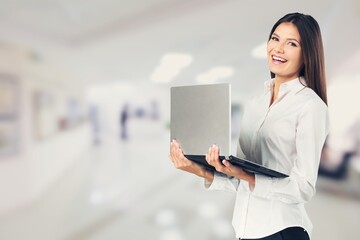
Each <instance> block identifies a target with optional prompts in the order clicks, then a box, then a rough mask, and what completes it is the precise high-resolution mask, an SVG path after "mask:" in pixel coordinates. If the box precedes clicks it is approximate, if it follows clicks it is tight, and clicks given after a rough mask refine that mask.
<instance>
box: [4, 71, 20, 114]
mask: <svg viewBox="0 0 360 240" xmlns="http://www.w3.org/2000/svg"><path fill="white" fill-rule="evenodd" d="M18 91H19V89H18V86H17V81H16V80H15V79H14V78H13V77H11V76H7V75H2V74H0V120H1V119H10V118H15V117H16V115H17V108H18V106H17V105H18V102H17V98H18Z"/></svg>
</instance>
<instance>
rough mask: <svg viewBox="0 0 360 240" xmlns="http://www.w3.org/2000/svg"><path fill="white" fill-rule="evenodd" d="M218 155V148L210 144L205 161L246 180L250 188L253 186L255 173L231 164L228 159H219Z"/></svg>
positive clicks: (226, 172)
mask: <svg viewBox="0 0 360 240" xmlns="http://www.w3.org/2000/svg"><path fill="white" fill-rule="evenodd" d="M219 156H220V148H219V147H218V146H216V145H212V146H211V147H210V148H209V151H208V153H207V154H206V161H207V162H208V163H209V164H210V165H211V166H213V167H215V169H216V171H218V172H221V173H224V174H226V175H228V176H232V177H236V178H238V179H242V180H245V181H248V182H249V186H250V188H251V189H253V188H254V187H255V175H254V174H253V173H249V172H246V171H244V170H243V169H242V168H241V167H238V166H235V165H233V164H231V163H230V162H229V161H228V160H225V159H224V160H222V161H221V160H220V158H219Z"/></svg>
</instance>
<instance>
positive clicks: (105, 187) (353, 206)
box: [0, 131, 360, 240]
mask: <svg viewBox="0 0 360 240" xmlns="http://www.w3.org/2000/svg"><path fill="white" fill-rule="evenodd" d="M168 142H169V139H168V133H167V132H166V131H164V132H163V133H162V134H155V135H151V134H149V135H148V136H145V137H144V136H142V137H138V138H136V137H135V138H132V139H129V140H128V141H126V142H124V141H120V140H118V139H115V138H107V139H106V141H104V142H103V143H102V144H101V145H98V146H94V147H93V148H92V149H89V151H88V152H87V153H86V154H84V156H83V157H82V158H81V159H79V160H78V161H77V162H76V163H75V164H74V165H73V166H72V168H71V169H69V170H68V171H67V172H66V174H65V175H64V176H62V177H61V179H59V180H58V181H57V183H56V184H54V185H53V186H52V188H51V189H49V190H48V191H47V192H46V194H44V195H43V196H42V197H41V198H40V199H39V200H38V201H36V202H35V203H33V204H31V205H30V206H27V207H24V208H22V209H18V210H17V211H14V212H13V213H12V214H10V215H7V216H3V217H1V218H0V239H4V240H113V239H114V240H115V239H126V240H132V239H151V240H193V239H197V240H230V239H235V236H234V233H233V229H232V227H231V215H232V207H233V200H234V199H233V195H231V194H228V193H223V192H209V191H206V190H204V188H203V183H202V181H201V180H200V179H198V178H196V177H194V176H190V175H188V174H185V173H183V172H180V171H177V170H175V169H173V167H172V165H171V163H170V161H169V160H168ZM307 208H308V211H309V214H310V217H311V218H312V219H313V222H314V225H315V230H314V234H313V239H314V240H323V239H327V240H335V239H336V240H337V239H354V240H355V239H360V231H359V230H358V223H359V222H360V201H359V200H356V199H352V198H348V197H344V196H336V195H333V194H332V193H328V192H326V191H322V190H321V189H319V191H318V193H317V195H316V197H315V198H314V199H313V201H312V202H311V203H309V204H308V206H307Z"/></svg>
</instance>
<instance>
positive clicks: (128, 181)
mask: <svg viewBox="0 0 360 240" xmlns="http://www.w3.org/2000/svg"><path fill="white" fill-rule="evenodd" d="M288 12H303V13H307V14H310V15H312V16H314V17H315V19H317V20H318V22H319V24H320V26H321V30H322V34H323V42H324V47H325V56H326V68H327V80H328V99H329V111H330V118H331V119H330V120H331V131H330V134H329V137H328V139H327V142H326V146H325V148H324V151H323V155H322V159H321V166H320V170H319V179H318V183H317V195H316V196H315V198H314V199H313V200H312V201H311V202H310V203H309V204H307V209H308V212H309V215H310V217H311V218H312V220H313V223H314V226H315V228H314V233H313V239H314V240H322V239H328V240H332V239H334V240H335V239H350V240H351V239H360V233H359V229H358V223H359V222H360V155H359V153H360V108H359V107H358V106H357V105H358V103H359V102H360V95H359V94H358V92H359V91H360V68H359V66H360V45H359V43H360V30H359V26H360V2H359V1H357V0H343V1H335V0H318V1H312V0H304V1H280V0H273V1H261V2H260V1H246V0H222V1H217V0H191V1H190V0H133V1H129V0H101V1H100V0H71V1H70V0H0V239H1V240H35V239H36V240H49V239H51V240H100V239H101V240H111V239H140V238H146V239H153V240H188V239H199V240H200V239H203V240H228V239H235V235H234V231H233V229H232V227H231V217H232V208H233V201H234V196H233V195H231V194H228V193H222V192H208V191H206V190H205V189H204V187H203V182H202V180H201V179H198V178H196V177H195V176H191V175H188V174H186V173H183V172H180V171H177V170H175V169H174V168H173V166H172V164H171V162H170V161H169V159H168V154H169V141H170V139H169V124H170V123H169V120H170V109H169V97H170V96H169V92H170V87H171V86H178V85H189V84H202V83H217V82H230V83H231V84H232V101H233V107H232V113H233V115H232V118H233V129H232V133H233V142H234V144H235V142H236V138H237V135H238V126H239V123H240V117H241V112H242V106H243V104H244V102H245V101H247V100H248V99H249V98H250V97H252V96H254V95H256V94H259V93H261V92H262V90H263V82H264V81H266V80H268V79H269V71H268V69H267V64H266V59H265V57H266V51H265V48H266V40H267V37H268V34H269V32H270V29H271V27H272V26H273V24H274V23H275V22H276V21H277V20H278V19H279V18H280V17H282V16H283V15H285V14H286V13H288ZM233 149H234V150H235V147H233Z"/></svg>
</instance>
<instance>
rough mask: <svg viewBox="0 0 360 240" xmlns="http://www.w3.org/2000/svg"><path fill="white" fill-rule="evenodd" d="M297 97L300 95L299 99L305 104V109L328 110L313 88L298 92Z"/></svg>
mask: <svg viewBox="0 0 360 240" xmlns="http://www.w3.org/2000/svg"><path fill="white" fill-rule="evenodd" d="M296 95H298V97H299V98H300V99H301V101H302V102H303V103H304V104H303V107H304V109H306V108H314V109H323V110H327V105H326V104H325V103H324V101H323V100H322V99H321V98H320V97H319V96H318V95H317V94H316V93H315V92H314V90H312V89H311V88H308V87H304V88H303V89H302V90H300V91H299V92H297V93H296Z"/></svg>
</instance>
